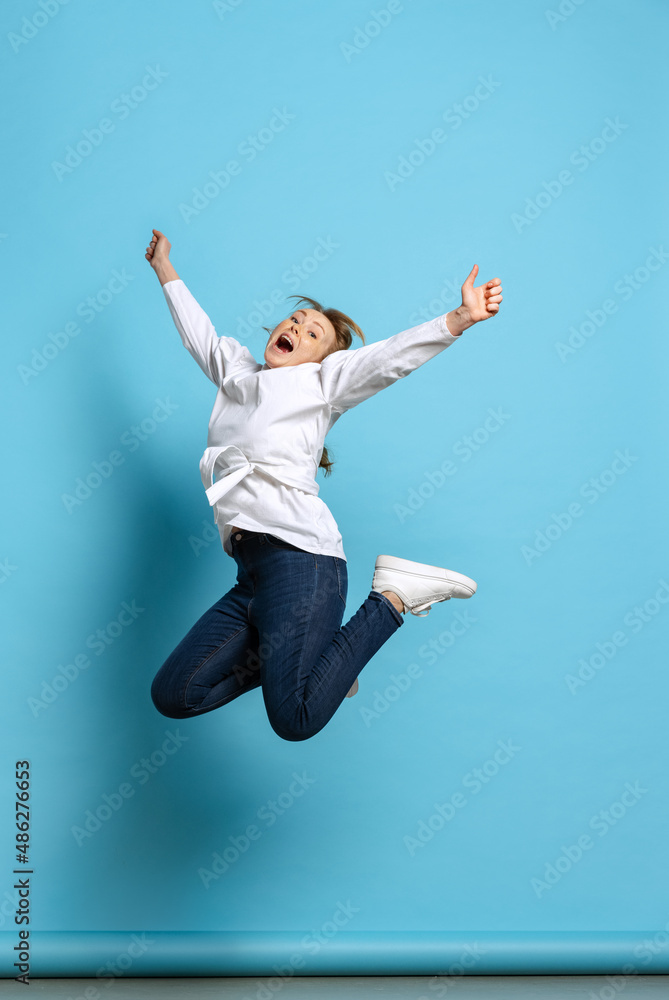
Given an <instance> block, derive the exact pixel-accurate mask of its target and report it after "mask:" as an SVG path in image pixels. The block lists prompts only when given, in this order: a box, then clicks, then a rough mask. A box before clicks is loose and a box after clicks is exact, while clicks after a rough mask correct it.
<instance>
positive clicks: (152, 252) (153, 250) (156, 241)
mask: <svg viewBox="0 0 669 1000" xmlns="http://www.w3.org/2000/svg"><path fill="white" fill-rule="evenodd" d="M151 232H152V233H153V239H152V240H151V242H150V243H149V245H148V247H147V248H146V253H145V254H144V256H145V257H146V259H147V260H148V262H149V264H150V265H151V267H152V268H153V269H154V270H155V268H156V266H157V265H158V264H166V263H167V262H168V261H169V259H170V250H171V249H172V244H171V243H170V241H169V240H168V238H167V236H165V234H164V233H161V231H160V230H159V229H152V230H151Z"/></svg>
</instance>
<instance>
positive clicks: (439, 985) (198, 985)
mask: <svg viewBox="0 0 669 1000" xmlns="http://www.w3.org/2000/svg"><path fill="white" fill-rule="evenodd" d="M108 985H109V980H105V981H104V982H100V980H97V979H32V980H31V982H30V994H29V995H30V997H32V998H35V997H39V998H40V1000H52V998H53V1000H102V998H103V997H107V996H108V995H111V994H112V993H113V1000H159V998H160V1000H191V998H192V1000H218V998H219V997H220V998H224V1000H275V998H280V1000H340V998H341V1000H349V998H350V1000H354V998H355V1000H377V998H380V1000H616V998H618V997H620V1000H651V998H652V1000H660V998H662V1000H669V976H622V975H620V976H615V975H610V976H461V977H458V978H454V977H451V978H450V979H449V978H446V977H440V978H437V977H434V976H314V977H311V976H299V977H295V978H294V979H291V980H289V981H287V982H286V981H283V982H281V981H279V982H277V980H271V979H256V978H243V979H206V978H201V979H200V978H194V979H117V980H115V981H114V982H113V990H111V991H109V990H108V989H107V987H108ZM24 991H25V986H24V985H23V984H22V983H17V982H14V981H13V980H11V979H10V980H7V979H5V980H3V981H0V994H1V995H2V997H3V1000H5V998H6V1000H10V998H13V997H24V996H27V995H28V994H26V993H25V992H24Z"/></svg>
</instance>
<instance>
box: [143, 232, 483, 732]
mask: <svg viewBox="0 0 669 1000" xmlns="http://www.w3.org/2000/svg"><path fill="white" fill-rule="evenodd" d="M170 250H171V245H170V243H169V242H168V240H167V237H166V236H165V235H164V234H163V233H161V232H160V231H159V230H157V229H154V230H153V239H152V240H151V242H150V244H149V246H148V247H147V248H146V254H145V257H146V259H147V260H148V261H149V263H150V264H151V267H152V268H153V270H154V271H155V273H156V275H157V276H158V280H159V281H160V284H161V286H162V288H163V292H164V294H165V298H166V299H167V304H168V306H169V309H170V312H171V314H172V318H173V320H174V323H175V325H176V328H177V330H178V331H179V335H180V337H181V339H182V341H183V344H184V346H185V347H186V349H187V350H188V351H189V352H190V354H191V355H192V356H193V358H194V359H195V361H197V363H198V365H199V366H200V368H201V369H202V371H203V372H204V373H205V375H206V376H207V377H208V378H209V379H211V381H212V382H213V383H214V385H216V386H217V388H218V391H217V394H216V400H215V402H214V408H213V411H212V414H211V418H210V420H209V435H208V439H207V447H206V449H205V452H204V454H203V456H202V459H201V461H200V473H201V476H202V482H203V484H204V487H205V490H206V494H207V498H208V500H209V503H210V505H211V506H212V507H213V508H214V518H215V522H216V524H217V526H218V530H219V534H220V537H221V544H222V546H223V549H224V551H225V552H226V553H227V554H228V555H230V556H232V558H233V559H234V560H235V563H236V564H237V580H236V583H235V585H234V586H233V587H232V589H231V590H229V591H228V592H227V594H224V595H223V597H221V598H220V600H218V601H217V602H216V604H214V605H213V606H212V607H211V608H209V610H208V611H205V613H204V614H203V615H202V617H201V618H199V619H198V621H196V622H195V624H194V625H193V627H192V628H191V629H190V631H189V632H188V633H187V634H186V635H185V636H184V638H183V639H182V640H181V642H180V643H179V645H178V646H177V647H176V649H175V650H174V651H173V652H172V653H171V654H170V655H169V656H168V658H167V660H166V661H165V662H164V663H163V665H162V667H161V668H160V670H159V671H158V673H157V674H156V676H155V678H154V680H153V684H152V686H151V697H152V700H153V703H154V705H155V707H156V708H157V709H158V711H159V712H161V713H162V714H163V715H166V716H168V717H169V718H171V719H186V718H190V717H191V716H195V715H202V714H203V713H204V712H211V711H213V709H215V708H220V707H221V706H222V705H226V704H227V703H228V702H230V701H233V699H235V698H238V697H239V695H241V694H244V693H245V692H246V691H251V690H252V689H253V688H257V687H261V688H262V694H263V700H264V703H265V708H266V710H267V715H268V718H269V722H270V725H271V726H272V729H273V730H274V732H275V733H277V735H278V736H280V737H281V738H282V739H284V740H290V741H297V740H306V739H309V738H310V737H312V736H314V735H315V734H316V733H318V732H320V730H321V729H322V728H323V727H324V726H325V725H326V724H327V723H328V722H329V720H330V719H331V718H332V716H333V715H334V713H335V712H336V710H337V708H338V707H339V705H340V704H341V703H342V701H343V700H344V698H345V697H346V696H347V695H348V696H351V695H353V694H355V692H356V691H357V688H358V681H357V678H358V674H359V673H360V671H361V670H362V668H363V667H364V666H365V664H366V663H368V662H369V660H370V659H371V658H372V657H373V656H374V654H375V653H376V652H377V651H378V650H379V649H380V648H381V646H382V645H383V644H384V642H386V641H387V640H388V639H389V638H390V636H391V635H392V634H393V633H394V632H396V631H397V629H398V628H399V627H400V626H401V625H403V624H404V619H403V617H402V616H403V615H404V614H406V613H407V612H410V613H411V614H412V615H417V616H420V617H425V615H427V614H428V612H429V610H430V607H431V605H432V604H435V603H437V602H439V601H447V600H449V599H450V598H452V597H455V598H468V597H471V596H472V595H473V594H474V593H475V592H476V583H475V582H474V581H473V580H471V579H470V578H469V577H467V576H463V575H462V574H461V573H455V572H453V571H452V570H448V569H442V568H441V567H439V566H429V565H426V564H425V563H418V562H412V561H411V560H408V559H400V558H398V557H396V556H388V555H380V556H379V557H378V558H377V560H376V565H375V568H374V574H373V578H372V586H371V591H370V593H369V596H368V597H367V598H366V600H365V601H364V602H363V604H362V605H361V606H360V608H358V610H357V611H356V613H355V614H354V615H353V617H352V618H350V619H349V620H348V622H347V623H346V624H345V625H343V626H342V620H343V616H344V608H345V605H346V593H347V586H348V583H347V580H348V578H347V572H346V556H345V555H344V550H343V547H342V538H341V535H340V533H339V530H338V528H337V524H336V522H335V520H334V518H333V516H332V514H331V513H330V511H329V509H328V508H327V506H326V505H325V503H324V502H323V501H322V500H321V499H320V498H319V496H318V491H319V487H318V485H317V484H316V481H315V480H316V474H317V471H318V469H319V468H322V469H324V470H325V475H328V474H329V472H330V465H331V462H330V460H329V457H328V452H327V449H326V447H325V445H324V442H325V436H326V434H327V432H328V431H329V430H330V428H331V427H332V426H333V424H334V423H335V421H336V420H338V419H339V417H340V416H341V415H342V413H344V412H345V411H346V410H350V409H351V408H352V407H354V406H357V404H358V403H361V402H362V401H363V400H365V399H368V398H369V397H370V396H373V395H374V394H375V393H377V392H379V390H380V389H384V388H386V386H389V385H391V384H392V383H393V382H395V381H397V379H400V378H402V377H403V376H405V375H408V374H409V373H410V372H412V371H414V370H415V369H416V368H418V367H420V365H422V364H424V363H425V362H426V361H429V360H430V359H431V358H433V357H435V356H436V355H437V354H439V353H440V352H441V351H443V350H444V349H445V348H446V347H450V346H451V344H453V343H454V342H455V341H456V340H457V339H458V338H459V337H461V336H462V333H463V331H464V330H466V329H467V328H468V327H470V326H472V325H473V324H474V323H478V322H480V321H481V320H485V319H490V317H491V316H494V315H496V313H497V312H498V311H499V307H500V303H501V301H502V287H501V282H500V279H499V278H493V279H492V280H491V281H487V282H486V283H485V284H484V285H479V286H478V287H477V288H475V287H474V279H475V277H476V275H477V273H478V265H477V264H475V265H474V267H473V268H472V270H471V272H470V274H469V275H468V277H467V279H466V280H465V283H464V284H463V286H462V304H461V305H460V306H458V308H457V309H454V310H452V311H451V312H448V313H445V314H444V315H443V316H438V317H437V318H436V319H432V320H430V321H429V322H427V323H421V324H420V325H419V326H414V327H412V328H411V329H410V330H405V331H404V332H402V333H396V334H395V335H394V336H392V337H389V338H388V339H387V340H380V341H377V342H376V343H373V344H365V340H364V336H363V333H362V331H361V330H360V328H359V327H358V326H357V325H356V324H355V323H354V322H353V320H352V319H350V317H348V316H346V315H345V314H344V313H342V312H340V311H339V310H338V309H331V308H328V309H324V308H323V307H322V306H321V305H320V304H319V303H318V302H316V301H315V300H314V299H310V298H307V297H306V296H291V298H296V299H297V300H298V301H297V303H296V305H299V306H300V308H296V309H295V311H294V312H292V313H291V315H290V316H288V318H286V319H284V320H282V321H281V322H280V323H279V325H278V326H276V327H275V328H274V329H273V330H272V331H269V330H268V331H267V332H268V333H269V339H268V341H267V347H266V348H265V354H264V364H262V365H261V364H259V363H258V362H257V361H256V360H255V358H254V357H253V356H252V355H251V353H250V352H249V351H248V349H247V348H246V347H244V346H243V345H242V344H240V343H238V341H236V340H235V339H233V338H232V337H224V336H222V337H219V336H218V335H217V334H216V331H215V329H214V327H213V325H212V323H211V321H210V319H209V317H208V316H207V314H206V313H205V312H204V311H203V309H202V308H201V307H200V306H199V305H198V303H197V302H196V301H195V299H194V298H193V296H192V295H191V293H190V291H189V290H188V288H187V287H186V285H185V284H184V282H183V281H182V280H181V278H180V277H179V275H178V274H177V273H176V271H175V270H174V267H173V266H172V264H171V262H170V259H169V254H170ZM353 335H356V336H358V337H359V338H360V340H361V341H362V343H363V345H364V346H363V347H358V348H356V349H354V350H349V347H350V346H351V343H352V341H353Z"/></svg>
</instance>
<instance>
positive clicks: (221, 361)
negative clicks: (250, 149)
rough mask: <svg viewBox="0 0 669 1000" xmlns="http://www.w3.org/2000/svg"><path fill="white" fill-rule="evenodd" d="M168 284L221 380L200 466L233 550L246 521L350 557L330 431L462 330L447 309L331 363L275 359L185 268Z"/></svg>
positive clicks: (189, 344) (177, 314) (196, 353)
mask: <svg viewBox="0 0 669 1000" xmlns="http://www.w3.org/2000/svg"><path fill="white" fill-rule="evenodd" d="M163 291H164V293H165V297H166V299H167V303H168V305H169V308H170V312H171V314H172V318H173V319H174V322H175V324H176V328H177V330H178V331H179V335H180V336H181V339H182V341H183V344H184V346H185V347H186V348H187V350H188V351H189V352H190V354H192V356H193V357H194V358H195V360H196V361H197V363H198V364H199V366H200V368H201V369H202V371H203V372H204V373H205V375H207V377H208V378H210V379H211V381H212V382H213V383H214V384H215V385H216V386H217V387H218V392H217V394H216V400H215V402H214V408H213V410H212V413H211V417H210V419H209V434H208V437H207V448H206V450H205V452H204V454H203V456H202V458H201V460H200V475H201V478H202V482H203V485H204V487H205V490H206V493H207V498H208V500H209V503H210V505H211V506H213V507H214V515H215V521H216V524H217V525H218V530H219V534H220V536H221V543H222V545H223V549H224V551H225V552H227V553H228V555H232V550H231V547H230V542H229V538H230V534H231V529H232V527H233V525H236V526H238V527H240V528H247V529H249V530H250V531H260V532H268V533H270V534H272V535H277V536H278V537H279V538H283V539H285V540H286V541H287V542H290V543H291V544H292V545H296V546H297V547H298V548H301V549H306V550H307V551H308V552H316V553H321V554H322V555H329V556H338V557H339V558H341V559H345V558H346V556H345V555H344V549H343V546H342V538H341V534H340V533H339V529H338V527H337V524H336V521H335V519H334V518H333V516H332V514H331V513H330V511H329V509H328V507H327V506H326V505H325V503H324V502H323V501H322V500H321V499H320V498H319V496H318V492H319V486H318V484H317V483H316V472H317V470H318V463H319V462H320V457H321V453H322V450H323V444H324V440H325V435H326V434H327V432H328V431H329V430H330V428H331V427H332V425H333V424H334V423H335V421H336V420H338V419H339V417H340V416H341V415H342V413H344V412H345V411H346V410H350V409H351V407H353V406H357V404H358V403H361V402H362V401H363V400H365V399H368V398H369V397H370V396H373V395H374V394H375V393H377V392H378V391H379V390H380V389H383V388H385V387H386V386H388V385H391V383H393V382H395V381H396V380H397V379H400V378H403V377H404V376H405V375H408V374H409V372H412V371H413V370H414V369H416V368H418V367H419V366H420V365H422V364H424V363H425V362H426V361H429V360H430V358H433V357H434V356H435V355H436V354H438V353H439V352H440V351H443V350H444V349H445V348H446V347H450V345H451V344H452V343H453V342H454V341H455V340H458V339H459V337H455V336H453V334H452V333H451V332H450V331H449V329H448V327H447V325H446V314H444V315H443V316H438V317H437V318H436V319H433V320H430V321H429V322H427V323H421V324H420V325H419V326H414V327H412V328H411V329H410V330H405V331H404V332H403V333H396V334H395V335H394V336H392V337H389V338H388V339H387V340H380V341H377V342H376V343H373V344H366V345H364V346H362V347H357V348H349V350H347V351H335V352H334V353H333V354H329V355H328V356H327V357H326V358H325V359H324V360H323V361H322V362H321V363H317V362H312V361H309V362H303V363H301V364H298V365H286V366H283V367H280V368H271V367H270V366H269V365H268V364H263V365H260V364H258V362H257V361H256V360H255V358H254V357H253V355H252V354H251V353H250V351H249V350H248V349H247V348H246V347H244V346H243V345H242V344H240V343H239V342H238V341H236V340H235V339H234V338H232V337H219V336H218V335H217V334H216V331H215V329H214V327H213V325H212V323H211V320H210V319H209V317H208V316H207V314H206V313H205V312H204V310H203V309H202V308H201V306H200V305H199V304H198V303H197V302H196V301H195V299H194V298H193V296H192V295H191V293H190V292H189V290H188V288H187V287H186V285H185V284H184V282H183V281H182V280H181V278H177V279H174V280H173V281H168V282H166V283H165V284H164V285H163Z"/></svg>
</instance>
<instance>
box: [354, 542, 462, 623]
mask: <svg viewBox="0 0 669 1000" xmlns="http://www.w3.org/2000/svg"><path fill="white" fill-rule="evenodd" d="M372 590H377V591H378V592H379V593H382V592H383V591H384V590H390V591H392V593H393V594H397V596H398V597H399V599H400V600H401V601H402V603H403V604H404V610H405V611H410V612H411V614H412V615H417V616H418V617H419V618H425V616H426V615H427V614H429V611H430V606H431V605H432V604H436V603H438V602H439V601H448V600H450V598H451V597H472V596H473V595H474V594H475V593H476V583H475V582H474V581H473V580H471V579H470V578H469V577H468V576H463V575H462V573H455V572H454V571H453V570H452V569H442V568H441V566H428V565H427V563H417V562H411V560H410V559H400V558H398V557H397V556H378V557H377V560H376V565H375V567H374V578H373V580H372ZM420 612H423V614H420Z"/></svg>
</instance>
